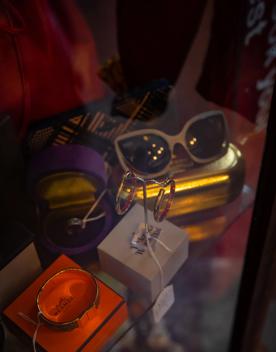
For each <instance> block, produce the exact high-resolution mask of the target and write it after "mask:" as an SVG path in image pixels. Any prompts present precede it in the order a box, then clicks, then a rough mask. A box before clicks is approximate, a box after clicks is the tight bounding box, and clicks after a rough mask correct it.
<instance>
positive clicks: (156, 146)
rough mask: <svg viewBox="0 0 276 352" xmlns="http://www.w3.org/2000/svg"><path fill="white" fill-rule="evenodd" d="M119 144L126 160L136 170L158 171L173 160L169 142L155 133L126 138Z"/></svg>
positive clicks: (145, 171)
mask: <svg viewBox="0 0 276 352" xmlns="http://www.w3.org/2000/svg"><path fill="white" fill-rule="evenodd" d="M119 146H120V149H121V152H122V154H123V156H124V158H125V160H126V162H127V163H128V164H129V166H131V168H132V169H133V170H134V171H136V172H141V173H158V172H160V171H162V170H163V169H164V168H165V167H166V166H167V165H168V163H169V162H170V160H171V153H170V150H169V145H168V143H167V142H166V141H165V140H164V139H163V138H162V137H160V136H157V135H154V134H145V135H141V136H135V137H130V138H126V139H124V140H122V141H120V142H119Z"/></svg>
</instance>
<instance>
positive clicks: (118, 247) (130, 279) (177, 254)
mask: <svg viewBox="0 0 276 352" xmlns="http://www.w3.org/2000/svg"><path fill="white" fill-rule="evenodd" d="M148 219H149V225H153V226H155V227H157V228H159V229H161V232H160V234H159V237H158V239H159V240H160V241H162V242H163V243H164V244H165V245H166V246H167V247H168V248H169V249H170V251H168V250H167V249H165V248H164V247H163V246H162V245H161V244H160V243H159V242H157V241H154V240H152V241H151V244H152V248H153V251H154V254H155V256H156V257H157V259H158V261H159V263H160V265H161V267H162V271H163V275H164V284H165V285H167V284H168V283H169V282H170V280H171V279H172V278H173V276H174V275H175V274H176V272H177V271H178V270H179V269H180V267H181V266H182V265H183V263H184V262H185V260H186V259H187V257H188V243H189V241H188V236H187V234H186V233H185V232H184V231H183V230H182V229H180V228H178V227H177V226H175V225H173V224H172V223H170V222H169V221H167V220H164V221H163V222H162V223H156V222H155V221H154V218H153V214H152V212H151V211H148ZM141 223H144V209H143V207H142V206H141V205H139V204H136V205H135V206H134V207H133V208H132V209H131V210H130V211H129V212H128V213H127V214H126V215H125V216H124V217H123V218H122V220H121V221H120V222H119V223H118V224H117V226H116V227H114V229H113V230H112V231H111V232H110V233H109V235H108V236H107V237H106V238H105V239H104V240H103V241H102V242H101V243H100V245H99V246H98V254H99V259H100V264H101V269H102V270H103V271H105V272H106V273H108V274H109V275H111V276H113V277H114V278H115V279H117V280H118V281H120V282H121V283H123V284H124V285H125V286H127V287H128V288H130V289H131V290H133V291H134V292H139V293H141V294H143V295H145V296H146V297H147V298H148V299H150V300H151V301H153V300H154V299H155V298H156V297H157V296H158V294H159V293H160V291H161V275H160V269H159V267H158V265H157V264H156V262H155V261H154V259H153V258H152V256H151V255H150V253H149V251H148V250H147V249H146V250H145V251H144V252H143V253H140V252H139V251H137V250H136V249H134V248H131V245H130V244H131V239H132V236H133V233H134V232H135V231H136V230H137V228H138V227H139V224H141Z"/></svg>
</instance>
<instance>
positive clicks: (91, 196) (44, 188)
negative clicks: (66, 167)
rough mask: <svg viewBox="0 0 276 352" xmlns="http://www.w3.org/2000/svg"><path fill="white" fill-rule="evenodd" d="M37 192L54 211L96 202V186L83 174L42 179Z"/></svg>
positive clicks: (67, 173)
mask: <svg viewBox="0 0 276 352" xmlns="http://www.w3.org/2000/svg"><path fill="white" fill-rule="evenodd" d="M36 191H37V195H38V196H39V198H41V199H43V200H46V201H47V203H48V207H49V210H50V209H51V210H52V209H57V208H64V207H68V206H74V205H84V204H87V203H92V202H94V201H95V192H96V186H95V185H94V184H93V182H92V181H91V180H90V179H88V178H87V177H86V176H85V175H83V174H81V173H76V172H62V173H58V174H52V175H49V176H46V177H44V178H43V179H41V180H40V181H39V183H38V185H37V187H36Z"/></svg>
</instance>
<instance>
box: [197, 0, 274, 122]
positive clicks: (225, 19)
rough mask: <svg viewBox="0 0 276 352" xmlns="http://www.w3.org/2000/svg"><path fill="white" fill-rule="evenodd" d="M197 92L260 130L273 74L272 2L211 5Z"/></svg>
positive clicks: (252, 0)
mask: <svg viewBox="0 0 276 352" xmlns="http://www.w3.org/2000/svg"><path fill="white" fill-rule="evenodd" d="M214 10H215V11H214V19H213V24H212V29H211V39H210V43H209V48H208V52H207V56H206V59H205V62H204V65H203V71H202V75H201V77H200V80H199V83H198V86H197V89H198V91H199V93H201V95H202V96H203V97H204V98H206V99H207V100H210V101H213V102H215V103H217V104H219V105H222V106H226V107H228V108H230V109H233V110H235V111H238V112H239V113H241V114H242V115H244V116H245V117H246V118H247V119H249V120H250V121H252V122H254V123H256V125H257V127H258V128H262V127H265V125H266V121H267V118H268V113H269V109H270V102H271V97H272V92H273V86H274V81H275V74H276V1H275V0H245V1H240V0H232V1H228V2H224V1H220V0H216V2H215V9H214Z"/></svg>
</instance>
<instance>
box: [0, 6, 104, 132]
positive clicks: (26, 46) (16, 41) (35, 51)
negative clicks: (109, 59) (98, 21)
mask: <svg viewBox="0 0 276 352" xmlns="http://www.w3.org/2000/svg"><path fill="white" fill-rule="evenodd" d="M0 53H1V54H0V77H1V85H0V113H5V114H10V115H11V116H12V118H13V119H14V120H15V123H16V126H17V128H18V129H19V131H20V133H21V135H22V134H23V133H24V132H25V131H26V128H27V126H28V124H29V123H30V122H33V121H36V120H39V119H42V118H44V117H48V116H51V115H54V114H56V113H59V112H63V111H65V110H68V109H71V108H75V107H78V106H79V105H81V104H83V103H85V102H89V101H93V100H95V99H99V98H101V97H102V96H103V93H104V92H103V87H102V83H101V81H100V79H99V78H98V77H97V69H98V61H97V55H96V48H95V43H94V40H93V37H92V33H91V31H90V29H89V27H88V25H87V23H86V22H85V20H84V19H83V17H82V14H81V13H80V11H79V9H78V8H77V6H76V4H75V2H74V1H73V0H59V1H55V0H20V1H16V0H13V1H12V0H2V1H0Z"/></svg>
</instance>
